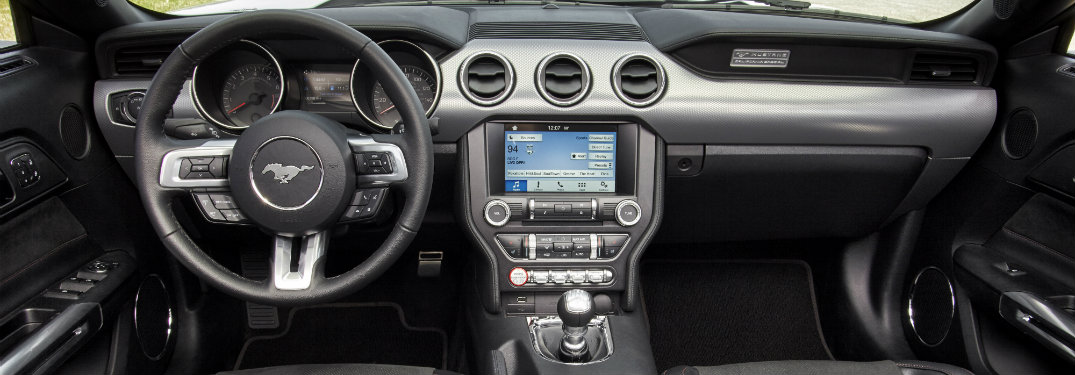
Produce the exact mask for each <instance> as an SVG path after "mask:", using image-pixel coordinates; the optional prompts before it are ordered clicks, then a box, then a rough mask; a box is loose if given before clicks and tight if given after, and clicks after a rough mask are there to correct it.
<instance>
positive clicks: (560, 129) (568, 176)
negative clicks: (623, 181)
mask: <svg viewBox="0 0 1075 375" xmlns="http://www.w3.org/2000/svg"><path fill="white" fill-rule="evenodd" d="M504 143H505V147H506V153H505V154H504V167H505V168H504V183H505V185H504V187H505V191H508V192H579V193H581V192H594V193H613V192H615V191H616V127H615V125H534V124H525V125H524V124H514V125H511V126H510V127H509V128H507V130H506V131H505V132H504Z"/></svg>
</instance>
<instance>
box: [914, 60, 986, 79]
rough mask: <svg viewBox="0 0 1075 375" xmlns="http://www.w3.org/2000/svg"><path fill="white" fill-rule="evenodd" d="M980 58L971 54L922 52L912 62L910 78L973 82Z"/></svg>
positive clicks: (976, 75) (976, 74) (976, 77)
mask: <svg viewBox="0 0 1075 375" xmlns="http://www.w3.org/2000/svg"><path fill="white" fill-rule="evenodd" d="M977 79H978V60H977V59H975V58H973V57H970V56H960V55H945V54H936V53H920V54H918V55H916V56H915V58H914V62H913V63H912V64H911V75H910V77H909V80H910V81H911V82H916V83H925V82H929V83H954V84H973V83H975V82H976V81H977Z"/></svg>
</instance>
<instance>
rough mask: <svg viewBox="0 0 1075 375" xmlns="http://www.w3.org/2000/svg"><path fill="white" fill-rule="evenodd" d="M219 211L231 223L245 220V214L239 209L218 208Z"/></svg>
mask: <svg viewBox="0 0 1075 375" xmlns="http://www.w3.org/2000/svg"><path fill="white" fill-rule="evenodd" d="M220 213H221V214H222V215H224V219H225V220H227V221H228V222H231V223H242V222H246V216H245V215H243V212H242V211H239V210H220Z"/></svg>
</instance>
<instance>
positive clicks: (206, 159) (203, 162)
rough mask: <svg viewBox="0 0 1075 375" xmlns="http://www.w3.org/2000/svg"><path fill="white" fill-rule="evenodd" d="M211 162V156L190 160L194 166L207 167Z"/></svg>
mask: <svg viewBox="0 0 1075 375" xmlns="http://www.w3.org/2000/svg"><path fill="white" fill-rule="evenodd" d="M212 162H213V157H212V156H201V157H194V158H190V163H191V164H194V165H209V163H212Z"/></svg>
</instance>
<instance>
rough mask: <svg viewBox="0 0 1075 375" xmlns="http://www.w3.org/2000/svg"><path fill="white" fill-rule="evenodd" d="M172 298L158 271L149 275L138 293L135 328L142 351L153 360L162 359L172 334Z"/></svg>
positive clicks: (135, 298)
mask: <svg viewBox="0 0 1075 375" xmlns="http://www.w3.org/2000/svg"><path fill="white" fill-rule="evenodd" d="M172 319H173V318H172V302H171V299H169V298H168V289H167V288H165V286H164V282H163V281H161V279H160V277H158V276H157V275H149V276H148V277H146V278H145V280H142V285H139V286H138V294H135V296H134V330H135V333H136V334H137V335H138V343H139V344H140V345H141V346H142V352H143V353H145V354H146V356H147V357H149V358H150V359H152V360H158V359H161V358H162V357H163V356H164V353H165V352H166V350H167V349H168V341H169V340H170V339H171V338H172V328H173V327H172V323H173V320H172Z"/></svg>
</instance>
